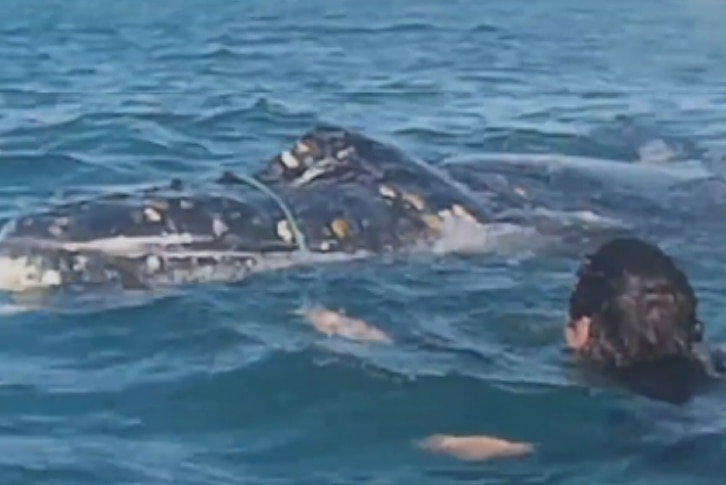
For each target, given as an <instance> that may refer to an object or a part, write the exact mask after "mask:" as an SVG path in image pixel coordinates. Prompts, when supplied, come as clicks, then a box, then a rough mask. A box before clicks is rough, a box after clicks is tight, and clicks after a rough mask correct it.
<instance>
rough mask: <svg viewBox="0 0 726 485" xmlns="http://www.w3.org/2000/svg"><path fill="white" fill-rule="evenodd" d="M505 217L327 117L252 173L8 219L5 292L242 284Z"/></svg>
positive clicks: (118, 194)
mask: <svg viewBox="0 0 726 485" xmlns="http://www.w3.org/2000/svg"><path fill="white" fill-rule="evenodd" d="M502 196H505V194H504V192H502ZM506 196H507V197H511V196H512V194H506ZM515 197H516V195H515ZM509 205H511V201H510V202H509ZM493 220H495V214H494V213H493V211H492V210H491V209H490V207H489V206H487V205H485V204H484V203H483V201H482V200H477V197H475V196H474V195H472V194H471V193H469V191H468V190H467V188H466V187H465V186H464V185H462V184H460V183H459V182H457V181H454V180H453V179H450V178H448V177H447V176H446V174H445V173H443V172H439V171H437V169H436V168H435V167H433V166H431V165H428V164H426V163H424V162H420V161H417V160H415V159H413V158H412V157H409V156H407V155H406V154H404V153H403V152H402V151H401V150H399V149H398V148H396V147H393V146H390V145H387V144H385V143H382V142H379V141H376V140H374V139H372V138H370V137H368V136H365V135H363V134H361V133H356V132H352V131H349V130H345V129H342V128H340V127H337V126H328V125H325V126H317V127H314V128H313V129H311V130H309V131H308V132H305V133H304V134H303V135H302V136H300V137H299V138H298V139H296V140H294V143H293V144H292V146H289V147H288V148H287V149H286V150H283V151H282V152H281V153H279V154H277V155H276V156H274V157H272V158H271V159H269V160H267V161H266V162H265V163H264V164H263V166H262V167H261V168H260V169H259V170H257V171H256V172H254V173H252V174H251V175H250V176H243V175H239V174H234V173H232V172H229V171H225V172H223V173H222V174H221V175H219V176H217V177H215V178H211V177H210V179H209V180H206V181H199V180H197V181H190V182H186V181H182V180H179V179H174V180H172V181H171V182H170V183H167V184H164V185H156V186H151V187H145V188H143V189H140V190H133V191H114V192H112V193H107V194H103V195H99V196H95V197H84V198H80V199H77V200H68V201H63V203H61V204H57V205H53V206H50V207H46V208H43V209H42V210H37V211H35V212H32V213H28V214H23V215H20V216H18V217H16V218H14V219H13V220H11V221H8V222H7V223H6V225H5V226H4V227H3V229H2V233H1V234H0V290H3V291H7V292H20V291H25V290H28V289H34V288H36V289H37V288H52V287H73V286H82V287H88V286H96V285H100V286H107V285H116V286H120V287H121V288H125V289H143V288H149V287H153V286H156V285H165V284H166V285H169V284H170V285H175V284H180V283H193V282H200V281H222V282H232V281H237V280H241V279H243V278H245V277H246V276H248V275H249V274H250V273H252V272H254V271H258V270H262V269H264V268H275V267H280V266H288V265H293V264H298V263H301V262H303V261H308V262H315V261H318V260H322V261H331V260H335V259H336V257H338V258H340V257H347V258H350V257H356V256H360V255H365V254H381V253H398V252H401V251H406V250H409V249H412V248H414V247H416V246H420V245H422V244H427V243H430V242H432V241H434V240H435V239H436V238H437V237H440V235H441V233H442V230H443V228H444V227H445V225H446V224H447V223H451V222H456V221H458V222H462V223H464V224H468V225H471V226H478V225H483V224H486V223H488V222H491V221H493Z"/></svg>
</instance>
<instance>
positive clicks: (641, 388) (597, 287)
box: [419, 238, 725, 460]
mask: <svg viewBox="0 0 726 485" xmlns="http://www.w3.org/2000/svg"><path fill="white" fill-rule="evenodd" d="M564 336H565V343H566V348H567V349H568V351H569V352H570V353H571V355H572V356H573V358H574V362H575V363H576V364H577V365H578V366H580V367H581V368H582V369H584V370H588V371H593V372H595V373H598V374H599V375H601V376H604V377H606V378H608V379H609V380H611V381H612V383H613V384H614V385H619V386H621V387H623V388H625V389H627V390H629V391H630V392H633V393H635V394H637V395H641V396H644V397H647V398H650V399H653V400H656V401H660V402H664V403H669V404H672V405H683V404H685V403H687V402H689V401H690V400H691V399H692V398H693V397H694V396H696V395H697V394H698V393H699V392H701V391H705V390H706V389H708V388H709V387H710V386H711V385H714V384H716V383H717V382H719V380H720V377H721V375H722V373H723V372H724V370H725V369H724V366H723V365H722V362H723V358H722V357H723V356H722V355H720V353H719V352H718V351H716V350H709V349H708V348H707V346H706V344H705V342H704V325H703V323H702V322H701V320H700V319H699V316H698V299H697V297H696V295H695V292H694V290H693V288H692V287H691V284H690V282H689V281H688V278H687V276H686V274H685V273H684V272H683V271H682V270H681V269H679V268H678V267H677V266H676V264H675V262H674V261H673V259H671V258H670V257H669V256H668V255H666V254H665V253H664V252H663V251H662V250H661V249H660V248H658V247H657V246H655V245H654V244H651V243H649V242H646V241H643V240H641V239H637V238H616V239H612V240H610V241H608V242H606V243H604V244H602V245H601V246H600V247H599V248H598V249H597V250H596V251H595V252H593V253H592V254H590V255H588V256H587V257H586V258H585V260H584V262H583V263H582V264H581V265H580V267H579V269H578V272H577V281H576V284H575V286H574V288H573V290H572V292H571V295H570V301H569V316H568V322H567V324H566V325H565V328H564ZM422 444H423V445H422ZM419 446H421V447H422V448H424V449H426V450H428V451H431V452H436V453H441V454H446V455H450V456H453V457H456V458H458V459H462V460H486V459H490V458H491V457H497V456H519V455H525V454H529V453H530V452H531V451H533V449H534V448H533V446H532V445H531V444H528V443H516V442H509V441H506V440H499V439H494V440H493V439H492V437H489V436H484V435H471V436H452V435H444V434H437V435H434V436H433V437H430V438H427V439H424V440H422V441H420V442H419Z"/></svg>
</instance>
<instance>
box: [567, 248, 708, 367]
mask: <svg viewBox="0 0 726 485" xmlns="http://www.w3.org/2000/svg"><path fill="white" fill-rule="evenodd" d="M577 277H578V279H577V283H576V285H575V287H574V289H573V291H572V293H571V295H570V302H569V322H568V324H567V326H566V330H565V337H566V341H567V344H568V347H569V348H570V349H572V350H573V351H574V352H575V354H576V355H577V356H579V357H581V358H582V359H584V360H585V361H587V362H588V363H589V364H591V365H594V366H596V367H598V368H601V369H604V370H608V371H615V372H617V373H627V372H628V371H630V370H633V369H643V368H651V369H656V368H664V367H665V366H666V365H665V363H673V362H693V363H695V362H696V361H697V357H696V354H695V350H694V345H695V344H697V343H699V342H701V341H702V339H703V326H702V324H701V322H700V321H699V319H698V313H697V307H698V299H697V298H696V295H695V293H694V291H693V288H692V287H691V285H690V283H689V281H688V278H687V277H686V275H685V274H684V273H683V272H682V271H681V270H680V269H679V268H678V267H677V266H676V264H675V263H674V262H673V260H672V259H671V258H670V257H668V256H667V255H666V254H665V253H664V252H663V251H661V250H660V249H659V248H658V247H656V246H655V245H653V244H650V243H648V242H645V241H642V240H639V239H635V238H618V239H613V240H610V241H608V242H606V243H605V244H603V245H602V246H600V247H599V248H598V249H597V251H595V252H594V253H592V254H590V255H588V256H587V258H586V259H585V261H584V262H583V264H582V265H581V266H580V268H579V270H578V272H577Z"/></svg>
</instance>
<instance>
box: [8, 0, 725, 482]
mask: <svg viewBox="0 0 726 485" xmlns="http://www.w3.org/2000/svg"><path fill="white" fill-rule="evenodd" d="M0 19H1V22H0V107H1V109H0V217H2V219H3V220H7V219H8V218H10V217H13V216H14V215H17V214H18V213H23V212H26V211H31V210H33V209H35V208H38V207H41V206H42V205H43V204H47V203H49V202H53V201H58V200H62V194H63V193H64V192H69V191H82V190H106V189H109V190H110V189H111V188H115V187H118V186H129V185H133V184H139V183H149V182H158V181H167V180H169V179H171V178H172V177H181V178H192V179H193V178H195V177H205V176H210V175H215V174H218V173H219V172H220V171H221V170H222V169H224V168H227V169H233V170H235V171H241V172H247V173H249V172H251V171H253V170H254V169H256V168H259V167H260V166H261V165H262V164H263V163H264V162H265V161H266V160H267V159H268V158H269V157H271V156H272V155H274V154H275V153H277V152H278V151H279V150H280V149H282V148H283V147H284V146H287V145H289V144H290V143H291V142H292V141H293V140H294V139H295V137H297V136H298V135H300V134H301V133H302V132H303V131H305V130H307V129H309V128H311V127H312V126H313V125H314V124H316V123H320V122H326V123H337V124H341V125H344V126H346V127H348V128H351V129H359V130H364V131H365V132H366V133H368V134H370V135H372V136H376V137H379V138H381V139H384V140H387V141H391V142H393V143H395V144H397V145H398V146H399V147H401V148H402V149H404V150H406V151H407V152H409V153H411V154H413V155H415V156H417V157H420V158H421V159H424V160H427V161H429V162H430V163H433V164H443V163H446V162H447V161H450V160H455V159H458V158H461V157H469V159H472V158H473V159H476V158H477V157H480V158H482V159H483V160H484V159H485V158H486V159H488V160H491V159H497V157H500V158H502V159H504V158H506V157H505V156H504V155H492V154H498V153H507V154H509V155H511V154H518V155H517V157H519V158H518V160H521V161H524V162H526V163H525V165H526V166H527V167H530V168H531V167H535V170H540V172H542V173H545V175H547V176H549V177H551V180H552V184H553V185H552V187H553V189H552V194H551V197H552V201H553V204H555V202H557V201H559V202H560V203H561V202H562V201H563V200H564V201H568V200H569V201H570V202H572V203H573V204H574V205H577V204H576V203H575V202H573V201H576V199H575V197H576V194H578V193H582V192H583V191H589V190H591V188H590V186H587V187H585V186H584V185H582V184H578V179H577V177H574V178H572V179H571V178H568V177H564V176H563V177H560V178H558V176H557V173H558V172H557V170H556V169H554V170H553V169H551V166H549V165H548V168H544V169H543V168H542V165H541V164H540V165H538V164H537V163H536V161H535V159H536V157H529V158H528V157H527V156H523V155H521V154H540V155H547V156H549V157H550V159H551V160H555V162H557V161H558V160H559V161H562V163H565V162H566V161H567V160H572V159H570V158H567V157H573V156H580V157H587V158H586V159H577V160H585V162H584V165H578V167H580V168H578V169H577V170H581V171H585V172H587V171H588V170H592V171H593V172H594V173H596V175H597V177H600V178H601V179H602V180H604V182H603V183H601V184H600V185H599V186H597V190H598V191H602V193H603V194H605V195H603V197H604V198H605V199H607V200H609V201H610V202H609V203H608V204H604V206H603V207H602V210H603V211H610V212H611V213H612V214H615V216H617V217H619V218H622V219H625V220H626V222H627V223H628V224H630V225H631V226H634V227H636V228H637V227H640V228H642V229H643V232H644V233H647V235H648V236H649V237H652V238H653V239H656V240H658V241H659V242H661V243H662V244H663V246H664V247H665V248H666V249H668V250H669V251H670V252H671V253H672V254H674V255H675V256H676V257H677V258H678V260H679V262H680V263H681V264H682V265H683V267H684V268H685V269H686V270H687V271H688V272H689V274H690V275H691V278H692V279H693V284H694V286H695V288H696V290H697V291H698V293H699V297H700V311H701V312H702V313H703V318H704V320H705V321H706V324H707V335H708V336H709V338H711V339H713V340H715V341H717V342H719V341H724V340H726V325H724V323H723V322H722V319H723V315H724V314H726V298H724V290H725V289H726V270H725V269H724V267H723V260H724V255H726V243H724V241H725V238H724V234H725V233H724V229H726V220H724V218H723V216H722V215H721V207H722V204H723V203H724V201H726V188H725V187H726V184H723V183H721V182H720V179H719V178H716V179H715V180H712V181H701V182H699V181H696V182H695V183H693V184H683V185H682V186H681V189H680V192H678V193H677V194H675V193H673V192H671V191H669V192H667V194H666V195H663V194H664V192H659V191H662V190H663V189H662V187H661V186H660V185H659V181H662V180H663V177H666V178H667V176H666V175H662V174H663V173H668V172H669V171H680V172H679V173H686V174H691V175H687V176H689V177H690V176H694V177H698V176H699V175H698V174H699V173H703V172H704V171H705V172H706V173H713V174H716V175H719V174H720V173H721V171H722V170H723V169H722V161H723V160H724V159H723V156H722V155H721V153H722V152H723V149H724V145H725V143H724V140H726V50H725V49H724V46H725V45H726V30H724V29H723V24H724V20H726V3H724V2H722V1H719V0H662V1H655V0H630V1H625V0H615V1H612V2H594V1H593V2H584V1H579V0H550V1H547V2H544V1H540V2H531V1H522V0H512V1H489V0H450V1H447V2H444V1H433V0H419V1H403V0H388V1H385V2H383V1H377V0H373V1H370V2H353V1H345V0H343V1H330V0H308V1H301V0H270V1H267V2H262V1H259V2H252V1H242V0H206V1H204V2H203V1H201V0H159V1H151V0H124V1H120V2H94V1H90V0H63V1H60V0H4V1H3V2H2V3H1V4H0ZM487 157H488V158H487ZM528 160H529V161H531V164H529V165H527V163H529V162H527V161H528ZM553 165H554V166H557V163H553ZM537 167H539V168H537ZM616 167H618V168H616ZM623 167H625V168H633V170H631V171H628V170H624V171H623V170H622V168H623ZM522 170H524V168H522ZM620 172H623V173H622V174H621V173H620ZM618 174H620V175H618ZM692 174H696V175H692ZM615 175H617V176H615ZM631 183H632V185H628V184H631ZM621 193H622V194H625V195H622V198H620V195H619V194H621ZM608 194H610V196H609V198H608ZM627 194H630V195H631V196H633V197H634V196H635V195H639V196H643V195H648V196H649V200H650V201H651V203H650V205H648V204H646V203H644V202H643V203H638V202H634V201H635V200H636V199H635V198H628V197H626V195H627ZM603 200H604V199H603ZM613 200H614V202H613ZM637 200H640V199H637ZM639 204H640V205H639ZM582 208H583V209H587V208H588V207H582ZM577 256H579V255H578V254H571V255H569V256H566V257H562V256H559V257H557V256H552V257H544V256H542V257H512V258H499V259H497V258H488V257H486V256H481V255H479V256H467V257H462V256H456V255H449V256H447V255H437V256H435V257H431V258H426V257H421V258H414V259H412V260H408V261H406V260H403V261H395V262H383V261H377V260H371V261H353V262H349V263H344V264H339V265H326V266H325V267H319V268H304V269H292V270H289V271H281V272H276V273H268V274H263V275H259V276H257V277H255V278H251V279H250V280H248V281H247V282H244V283H243V284H237V285H204V286H200V287H196V288H191V289H188V290H186V291H184V292H182V293H180V294H174V295H170V296H167V297H163V298H157V299H154V300H149V301H141V302H137V303H136V304H133V305H132V304H122V302H121V300H122V299H123V298H122V297H120V296H119V297H116V298H117V299H118V301H116V302H115V303H119V304H118V305H116V306H114V307H109V308H106V309H103V308H99V309H97V310H90V309H89V310H88V311H82V310H84V309H83V308H78V309H77V310H81V311H77V312H73V313H68V312H52V311H34V312H18V313H14V312H12V311H7V312H5V314H3V315H1V316H0V323H1V324H0V369H1V371H0V483H2V484H3V485H6V484H7V485H10V484H15V483H18V484H20V483H22V484H27V483H43V484H74V485H84V484H94V485H96V484H104V485H110V484H115V483H124V484H130V483H139V484H141V483H143V484H157V483H158V484H162V483H170V484H171V483H173V484H225V485H226V484H260V485H263V484H264V485H267V484H281V483H290V484H328V483H330V484H343V483H366V484H412V483H417V484H420V485H428V484H449V483H478V484H490V483H491V484H495V483H496V484H504V483H513V484H514V483H516V484H568V485H569V484H582V485H595V484H616V483H617V484H619V485H636V484H651V483H657V484H663V485H671V484H686V483H687V484H691V485H695V484H710V483H714V484H715V483H723V480H724V479H723V477H724V474H725V473H726V465H724V463H725V462H724V460H723V453H724V451H726V446H724V444H725V443H726V411H725V410H724V407H723V398H724V397H726V392H720V393H719V392H715V393H713V394H710V395H705V396H702V397H699V398H698V399H696V400H695V401H694V402H693V403H691V404H690V405H688V406H685V407H682V408H671V407H669V406H666V405H662V404H659V403H654V402H650V401H647V400H645V399H642V398H639V397H636V396H632V395H629V394H627V393H623V392H620V391H618V390H616V389H608V388H604V387H598V386H595V385H593V384H589V383H583V382H580V381H578V380H577V379H576V378H574V377H573V376H572V372H571V369H570V368H569V367H568V366H567V364H566V361H565V359H564V358H563V356H562V353H561V327H562V324H563V321H564V315H565V308H566V307H565V305H566V301H567V295H568V291H569V288H570V285H571V284H572V282H573V278H574V273H573V272H574V269H575V266H576V263H577ZM112 298H114V297H112ZM311 302H313V303H316V304H322V305H326V306H328V307H331V308H340V309H344V310H345V311H346V312H347V313H349V314H351V315H354V316H356V317H360V318H363V319H365V320H366V321H368V322H371V323H374V324H375V325H377V326H379V327H380V328H382V329H384V330H385V331H386V332H388V333H390V334H392V335H393V336H394V338H395V340H396V344H395V345H393V346H375V345H365V344H358V343H350V342H345V341H338V340H334V339H327V338H324V337H322V336H321V335H319V334H316V333H315V332H314V331H313V330H312V329H311V328H310V327H309V326H308V325H307V324H305V323H304V322H303V321H302V319H301V318H300V316H299V315H298V314H297V313H296V310H297V309H299V308H300V307H301V306H302V305H304V304H307V303H311ZM433 433H462V434H471V433H483V434H490V435H496V436H501V437H504V438H509V439H512V440H521V441H528V442H532V443H534V444H535V445H536V448H535V452H534V453H533V454H532V455H530V456H527V457H522V458H517V459H508V460H501V461H492V462H489V463H484V464H482V463H465V462H460V461H457V460H455V459H452V458H450V457H444V456H437V455H432V454H429V453H425V452H423V451H422V450H420V449H418V448H416V447H415V446H414V445H413V442H414V441H415V440H417V439H419V438H422V437H425V436H427V435H430V434H433Z"/></svg>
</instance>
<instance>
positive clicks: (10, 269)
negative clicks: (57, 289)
mask: <svg viewBox="0 0 726 485" xmlns="http://www.w3.org/2000/svg"><path fill="white" fill-rule="evenodd" d="M43 273H44V271H43V269H42V268H40V267H38V265H36V264H34V263H33V262H32V261H31V260H30V258H27V257H25V256H22V257H18V258H11V257H7V256H0V290H3V291H26V290H31V289H34V288H43V287H48V286H56V285H57V284H60V282H59V281H58V280H57V279H54V278H51V277H48V278H44V277H43Z"/></svg>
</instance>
